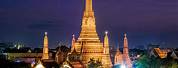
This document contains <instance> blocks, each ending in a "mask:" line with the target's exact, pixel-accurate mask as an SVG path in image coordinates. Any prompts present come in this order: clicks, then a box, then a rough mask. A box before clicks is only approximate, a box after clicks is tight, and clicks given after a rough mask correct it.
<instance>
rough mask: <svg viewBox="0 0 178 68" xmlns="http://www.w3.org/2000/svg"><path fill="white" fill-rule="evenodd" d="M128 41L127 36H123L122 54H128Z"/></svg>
mask: <svg viewBox="0 0 178 68" xmlns="http://www.w3.org/2000/svg"><path fill="white" fill-rule="evenodd" d="M128 53H129V52H128V40H127V34H126V33H125V34H124V52H123V54H128Z"/></svg>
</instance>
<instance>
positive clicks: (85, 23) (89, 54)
mask: <svg viewBox="0 0 178 68" xmlns="http://www.w3.org/2000/svg"><path fill="white" fill-rule="evenodd" d="M85 5H86V6H85V10H84V14H83V19H82V26H81V32H80V36H79V38H78V40H76V41H74V42H73V45H72V51H73V50H76V52H77V53H81V56H82V59H81V61H82V63H83V64H84V66H86V65H87V63H88V62H89V61H90V59H91V58H93V59H97V60H99V61H102V64H103V65H104V66H103V67H105V68H111V67H112V63H111V59H110V54H109V44H108V37H107V33H106V36H105V40H104V44H103V43H102V42H101V41H100V39H99V37H98V34H97V32H96V25H95V16H94V11H93V9H92V0H86V3H85Z"/></svg>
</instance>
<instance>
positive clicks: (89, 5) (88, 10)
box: [85, 0, 93, 12]
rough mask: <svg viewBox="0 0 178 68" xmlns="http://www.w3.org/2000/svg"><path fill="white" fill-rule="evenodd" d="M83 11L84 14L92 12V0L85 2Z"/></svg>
mask: <svg viewBox="0 0 178 68" xmlns="http://www.w3.org/2000/svg"><path fill="white" fill-rule="evenodd" d="M85 5H86V6H85V11H86V12H91V11H93V9H92V0H86V3H85Z"/></svg>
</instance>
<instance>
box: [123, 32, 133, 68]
mask: <svg viewBox="0 0 178 68" xmlns="http://www.w3.org/2000/svg"><path fill="white" fill-rule="evenodd" d="M123 61H124V65H126V67H127V68H132V62H131V60H130V57H129V48H128V40H127V34H126V33H125V34H124V48H123Z"/></svg>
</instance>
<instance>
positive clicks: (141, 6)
mask: <svg viewBox="0 0 178 68" xmlns="http://www.w3.org/2000/svg"><path fill="white" fill-rule="evenodd" d="M93 2H94V11H95V16H96V24H97V32H98V33H99V36H100V37H101V39H102V38H103V35H104V31H105V30H108V31H109V33H110V36H109V37H110V42H111V44H112V45H117V44H118V41H120V43H122V39H123V33H124V32H127V33H128V39H129V46H130V47H132V48H133V47H136V46H140V45H141V46H142V45H147V44H149V43H153V44H160V45H162V47H178V1H177V0H93ZM83 7H84V0H0V31H1V32H0V41H7V42H14V41H19V42H23V43H25V44H26V45H28V46H32V47H40V45H41V44H42V43H43V42H42V41H43V33H44V32H45V31H47V32H48V34H49V36H48V37H49V40H50V41H49V44H50V45H49V46H50V47H52V48H53V47H56V46H57V43H58V42H60V41H61V42H65V43H66V42H68V43H70V42H71V37H72V34H76V35H77V36H78V34H79V32H80V25H81V19H82V14H83ZM121 45H122V44H121Z"/></svg>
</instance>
